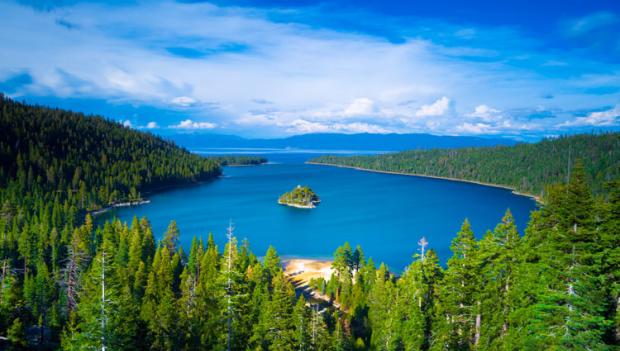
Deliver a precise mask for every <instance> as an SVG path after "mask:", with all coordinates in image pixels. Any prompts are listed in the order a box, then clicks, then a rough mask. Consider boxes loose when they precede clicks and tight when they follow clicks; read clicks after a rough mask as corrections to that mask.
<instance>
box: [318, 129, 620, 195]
mask: <svg viewBox="0 0 620 351" xmlns="http://www.w3.org/2000/svg"><path fill="white" fill-rule="evenodd" d="M577 159H581V160H583V162H584V168H585V171H586V173H587V175H588V182H589V185H590V187H591V189H592V191H593V193H594V194H602V193H605V192H606V189H605V184H606V183H607V182H609V181H611V180H613V179H615V178H617V177H619V176H620V133H600V134H581V135H573V136H561V137H558V138H549V139H543V140H542V141H540V142H537V143H533V144H525V143H522V144H517V145H514V146H495V147H477V148H458V149H431V150H410V151H404V152H398V153H390V154H382V155H373V156H320V157H317V158H314V159H311V160H310V161H309V162H310V163H319V164H326V165H335V166H342V167H353V168H360V169H367V170H373V171H380V172H394V173H404V174H412V175H421V176H431V177H440V178H449V179H454V180H465V181H471V182H478V183H485V184H493V185H498V186H503V187H508V188H511V189H514V190H515V191H516V192H519V193H524V194H529V195H532V196H535V197H537V198H543V197H544V196H545V187H546V186H548V185H550V184H554V183H562V182H566V181H567V179H568V178H569V177H570V174H569V173H570V170H571V168H572V167H573V165H574V162H575V160H577Z"/></svg>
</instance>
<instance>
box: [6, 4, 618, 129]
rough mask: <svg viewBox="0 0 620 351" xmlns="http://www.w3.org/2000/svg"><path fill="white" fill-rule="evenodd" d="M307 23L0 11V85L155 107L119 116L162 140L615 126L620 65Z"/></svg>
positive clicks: (190, 9)
mask: <svg viewBox="0 0 620 351" xmlns="http://www.w3.org/2000/svg"><path fill="white" fill-rule="evenodd" d="M300 11H302V10H299V11H292V10H289V11H283V10H278V9H265V8H262V9H258V8H249V7H245V8H243V7H224V6H216V5H213V4H210V3H177V2H169V1H163V2H160V1H157V2H144V3H143V2H137V3H131V4H128V5H109V4H104V3H79V4H75V5H68V6H62V7H57V8H53V9H50V10H45V11H41V10H38V9H36V8H33V7H29V6H26V5H23V4H19V3H15V2H3V3H0V23H2V24H1V25H2V27H3V29H4V30H2V31H0V88H1V89H2V90H3V91H5V92H6V93H8V94H9V95H11V96H14V97H17V98H21V97H26V98H29V97H37V96H53V97H56V98H58V99H81V98H84V99H86V98H89V99H92V98H96V99H101V100H103V101H105V102H106V103H107V104H111V105H114V104H129V105H137V106H150V107H153V109H156V110H157V111H161V113H160V114H158V115H154V114H148V115H139V114H138V115H136V116H110V117H113V118H117V119H118V120H119V121H124V122H123V123H124V124H126V125H128V126H134V127H135V128H144V129H152V130H155V129H158V130H159V131H163V130H182V131H201V130H203V131H204V130H217V131H221V132H226V133H237V134H245V135H252V136H276V135H286V134H298V133H310V132H338V133H359V132H368V133H389V132H396V133H407V132H428V133H435V134H452V135H455V134H494V135H497V134H501V135H521V134H528V135H529V134H531V135H545V134H547V133H550V132H553V133H558V132H560V133H561V132H569V131H575V130H583V129H587V128H591V127H604V128H617V127H618V125H619V121H618V118H617V108H618V107H617V106H618V104H619V103H620V65H619V64H617V63H609V62H604V63H602V62H600V61H598V60H596V59H595V58H592V57H589V56H588V55H584V54H582V53H575V52H573V51H557V50H556V51H551V50H546V49H545V48H544V44H545V43H544V42H540V41H538V39H534V38H531V37H528V36H527V34H525V33H522V32H520V31H519V30H517V29H515V28H509V27H488V26H481V27H472V26H460V25H455V24H451V23H449V22H445V21H439V20H434V21H429V20H422V19H411V20H410V21H407V22H406V24H402V23H396V22H394V21H391V20H390V19H389V18H378V17H377V15H375V17H373V18H370V17H368V14H363V13H361V14H360V13H355V14H351V16H350V19H351V20H353V19H355V18H358V20H359V21H368V20H370V19H374V20H377V21H380V23H384V24H385V27H386V28H388V29H389V30H391V31H392V32H396V33H399V38H400V40H398V41H394V40H390V39H389V38H385V37H382V36H380V35H376V34H368V33H363V32H360V31H349V30H344V29H343V30H338V29H334V28H327V27H321V26H320V25H311V24H308V23H304V22H303V21H296V20H295V19H296V18H299V17H300V16H301V12H300ZM320 11H321V9H320V7H319V8H304V9H303V15H304V16H306V17H311V18H318V17H320V15H321V12H320ZM287 16H288V17H287ZM343 16H346V14H344V15H343ZM617 20H618V17H617V15H616V14H614V13H607V12H603V13H594V14H590V15H587V16H584V17H582V18H576V19H572V20H571V21H568V22H566V23H565V24H564V27H562V28H564V30H565V32H566V33H567V36H568V37H579V38H582V37H584V36H587V35H588V33H593V32H597V31H599V30H601V28H603V27H605V28H606V27H609V26H613V25H614V24H615V23H616V22H617ZM395 23H396V24H395ZM9 29H10V30H9ZM507 43H510V45H507ZM611 44H614V43H611ZM614 45H618V47H619V48H620V40H619V41H618V42H617V43H615V44H614ZM42 58H45V59H42ZM491 106H492V107H491ZM609 106H616V107H615V108H613V109H611V110H609V111H616V112H609V111H602V109H604V108H605V107H609ZM166 111H174V112H175V113H174V114H170V113H166ZM610 114H611V115H613V114H616V116H611V115H610Z"/></svg>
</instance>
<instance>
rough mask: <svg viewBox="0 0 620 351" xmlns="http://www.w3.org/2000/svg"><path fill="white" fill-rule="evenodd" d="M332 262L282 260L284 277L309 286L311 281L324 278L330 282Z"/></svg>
mask: <svg viewBox="0 0 620 351" xmlns="http://www.w3.org/2000/svg"><path fill="white" fill-rule="evenodd" d="M332 262H333V261H332V260H319V259H309V258H291V259H284V260H282V266H283V267H284V275H286V276H287V277H290V279H291V280H294V281H296V282H299V283H302V284H303V285H308V284H309V283H310V280H312V279H316V278H323V279H325V280H329V278H330V277H331V276H332Z"/></svg>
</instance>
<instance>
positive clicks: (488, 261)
mask: <svg viewBox="0 0 620 351" xmlns="http://www.w3.org/2000/svg"><path fill="white" fill-rule="evenodd" d="M585 178H586V176H585V173H584V171H583V168H581V166H580V165H578V166H577V167H576V168H575V170H574V172H573V175H572V179H571V181H570V183H568V184H566V185H564V184H562V185H556V186H553V187H551V188H550V192H549V199H548V201H547V203H546V204H545V205H544V206H543V207H542V208H541V209H540V210H539V211H537V212H534V213H533V215H532V218H531V222H530V224H529V226H528V228H527V229H526V234H525V235H524V236H523V237H521V236H520V235H519V233H518V232H517V228H516V226H515V223H514V220H513V218H512V215H511V214H510V211H507V212H506V215H505V216H504V218H502V220H501V222H500V223H499V224H498V225H497V227H496V228H495V229H494V230H493V231H489V232H487V233H486V235H485V236H484V237H483V238H482V239H480V240H476V239H475V236H474V233H473V232H472V229H471V226H470V224H469V222H468V221H467V220H465V222H464V223H463V226H462V228H461V230H460V231H459V232H458V233H457V234H456V237H455V238H454V239H453V241H452V247H451V248H452V252H453V256H452V258H450V260H449V261H448V263H447V265H446V267H445V268H444V267H442V266H441V265H440V264H439V262H438V259H437V256H436V255H435V253H434V251H433V250H428V248H427V247H426V246H427V244H428V243H427V242H426V240H420V243H419V244H420V250H419V251H418V252H419V254H417V255H415V257H414V261H413V262H412V263H411V265H410V266H409V267H407V268H406V269H405V271H404V272H403V273H402V275H401V276H400V277H395V276H394V275H393V274H392V273H390V272H389V271H388V269H387V267H386V266H385V265H381V266H380V267H379V268H378V269H376V267H375V265H374V263H373V262H372V260H371V259H369V260H365V258H364V255H363V252H362V250H361V248H360V247H357V248H356V249H355V250H352V248H351V246H350V245H349V244H348V243H346V244H345V245H344V246H342V247H340V248H338V249H337V250H336V252H335V254H334V261H333V269H334V272H333V274H332V277H331V279H329V281H327V282H326V281H324V280H322V279H319V280H315V281H313V282H312V283H311V285H312V286H313V287H314V289H317V290H318V291H319V292H321V293H323V294H327V295H328V296H330V297H331V298H333V299H335V300H336V301H338V302H339V304H340V306H342V307H343V308H344V309H345V310H346V311H348V312H347V314H346V316H347V317H346V318H347V319H346V321H345V325H349V330H350V335H349V337H350V342H352V343H354V344H355V345H365V347H368V348H370V349H372V350H611V349H616V348H617V347H618V346H619V345H620V318H619V317H620V314H619V310H618V299H619V298H620V285H619V283H620V227H618V225H619V224H620V183H619V182H618V181H617V180H616V181H615V182H614V183H612V184H610V185H609V189H608V190H609V192H610V193H609V196H608V200H606V201H602V200H596V201H595V200H594V199H593V198H592V195H591V194H590V191H589V189H588V187H587V184H586V181H585ZM614 347H616V348H614Z"/></svg>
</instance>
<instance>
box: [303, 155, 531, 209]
mask: <svg viewBox="0 0 620 351" xmlns="http://www.w3.org/2000/svg"><path fill="white" fill-rule="evenodd" d="M306 164H309V165H318V166H328V167H339V168H348V169H354V170H356V171H364V172H372V173H383V174H395V175H403V176H409V177H422V178H434V179H443V180H450V181H453V182H462V183H470V184H477V185H483V186H490V187H493V188H500V189H506V190H510V191H511V192H512V193H513V194H515V195H519V196H525V197H529V198H531V199H533V200H534V201H536V203H539V204H542V203H543V202H542V199H541V198H540V196H537V195H533V194H528V193H522V192H519V191H517V190H515V188H512V187H510V186H507V185H500V184H493V183H485V182H479V181H475V180H467V179H459V178H450V177H440V176H432V175H426V174H418V173H405V172H394V171H380V170H376V169H370V168H361V167H355V166H345V165H337V164H333V163H320V162H311V161H306Z"/></svg>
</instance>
